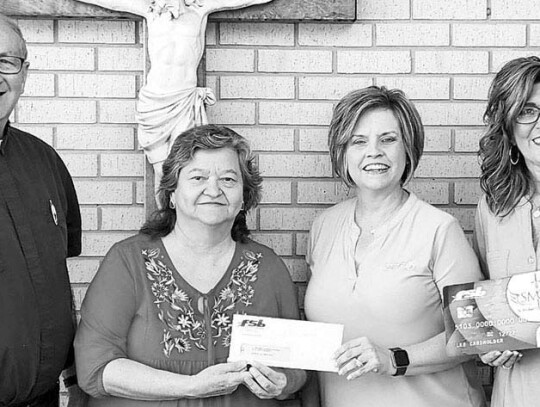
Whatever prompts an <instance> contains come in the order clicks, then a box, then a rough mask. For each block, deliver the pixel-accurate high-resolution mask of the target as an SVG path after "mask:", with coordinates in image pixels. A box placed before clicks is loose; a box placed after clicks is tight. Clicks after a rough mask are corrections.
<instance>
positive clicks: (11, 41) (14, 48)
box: [0, 19, 28, 136]
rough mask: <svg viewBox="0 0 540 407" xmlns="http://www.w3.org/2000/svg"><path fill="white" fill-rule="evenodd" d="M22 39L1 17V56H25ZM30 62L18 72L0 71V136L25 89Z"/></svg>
mask: <svg viewBox="0 0 540 407" xmlns="http://www.w3.org/2000/svg"><path fill="white" fill-rule="evenodd" d="M23 53H24V52H23V46H22V40H21V38H19V36H18V35H17V34H16V33H15V32H14V31H13V30H12V29H11V28H10V27H9V26H8V25H7V24H6V22H5V21H2V20H1V19H0V56H15V57H21V58H22V57H24V55H23ZM27 72H28V63H25V64H24V66H23V69H22V70H21V72H19V73H18V74H2V73H0V136H1V135H2V133H3V130H4V127H5V125H6V123H7V121H8V119H9V116H10V114H11V112H12V111H13V109H14V108H15V105H16V104H17V101H18V100H19V97H20V96H21V94H22V93H23V91H24V83H25V81H26V75H27Z"/></svg>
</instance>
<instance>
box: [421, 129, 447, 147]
mask: <svg viewBox="0 0 540 407" xmlns="http://www.w3.org/2000/svg"><path fill="white" fill-rule="evenodd" d="M424 133H425V139H424V151H441V152H446V151H450V149H451V148H452V135H451V132H450V129H439V128H431V127H427V128H425V129H424Z"/></svg>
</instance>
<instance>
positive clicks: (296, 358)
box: [228, 314, 343, 372]
mask: <svg viewBox="0 0 540 407" xmlns="http://www.w3.org/2000/svg"><path fill="white" fill-rule="evenodd" d="M232 326H233V327H232V334H231V347H230V350H229V359H228V361H229V362H234V361H238V360H247V361H249V360H255V361H257V362H261V363H264V364H266V365H268V366H274V367H285V368H293V369H306V370H319V371H327V372H337V368H336V366H334V362H333V361H332V354H333V353H334V352H335V351H336V350H337V349H338V348H339V347H340V346H341V341H342V340H343V325H338V324H326V323H322V322H308V321H298V320H293V319H279V318H268V317H258V316H253V315H239V314H235V315H233V323H232Z"/></svg>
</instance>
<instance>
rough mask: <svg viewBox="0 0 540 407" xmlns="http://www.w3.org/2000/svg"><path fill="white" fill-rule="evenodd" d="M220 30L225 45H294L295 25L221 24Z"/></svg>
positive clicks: (220, 36) (220, 38)
mask: <svg viewBox="0 0 540 407" xmlns="http://www.w3.org/2000/svg"><path fill="white" fill-rule="evenodd" d="M219 29H220V31H219V42H220V43H221V44H223V45H273V46H278V45H279V46H285V47H286V46H293V45H294V25H293V24H282V23H279V24H276V23H269V24H261V23H246V22H242V23H221V24H220V26H219Z"/></svg>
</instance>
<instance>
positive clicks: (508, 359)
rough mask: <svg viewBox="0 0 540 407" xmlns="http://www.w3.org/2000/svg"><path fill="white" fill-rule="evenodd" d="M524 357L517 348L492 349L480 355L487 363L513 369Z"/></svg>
mask: <svg viewBox="0 0 540 407" xmlns="http://www.w3.org/2000/svg"><path fill="white" fill-rule="evenodd" d="M522 357H523V354H522V353H520V352H518V351H517V350H505V351H504V352H501V351H498V350H492V351H491V352H487V353H483V354H481V355H480V359H481V360H482V362H484V363H485V364H486V365H489V366H493V367H502V368H503V369H511V368H512V367H513V366H514V364H515V363H516V362H519V360H520V359H521V358H522Z"/></svg>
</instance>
